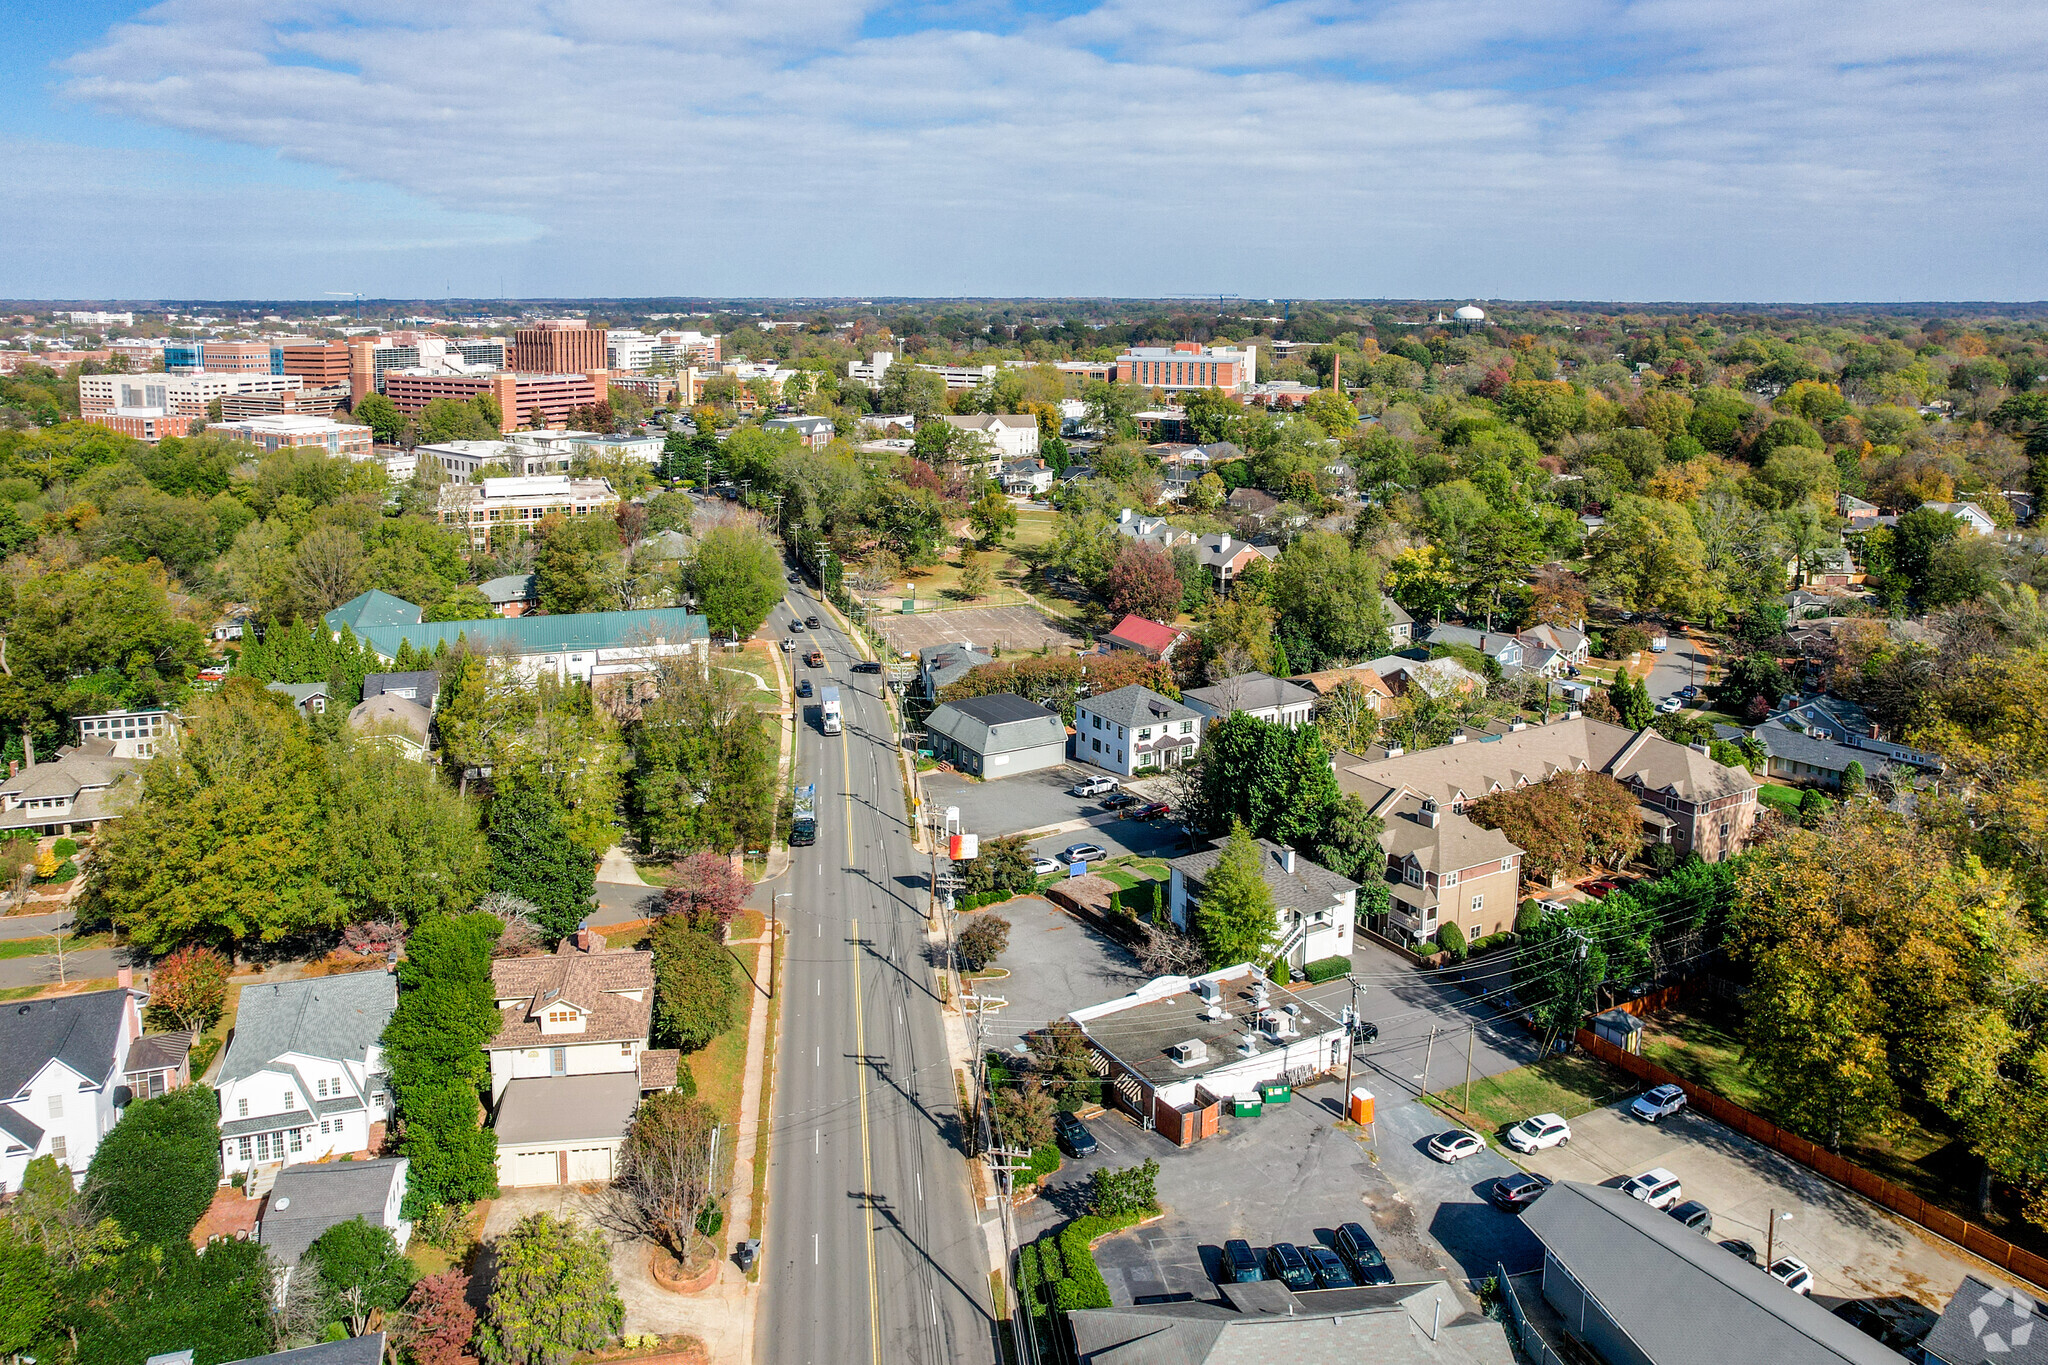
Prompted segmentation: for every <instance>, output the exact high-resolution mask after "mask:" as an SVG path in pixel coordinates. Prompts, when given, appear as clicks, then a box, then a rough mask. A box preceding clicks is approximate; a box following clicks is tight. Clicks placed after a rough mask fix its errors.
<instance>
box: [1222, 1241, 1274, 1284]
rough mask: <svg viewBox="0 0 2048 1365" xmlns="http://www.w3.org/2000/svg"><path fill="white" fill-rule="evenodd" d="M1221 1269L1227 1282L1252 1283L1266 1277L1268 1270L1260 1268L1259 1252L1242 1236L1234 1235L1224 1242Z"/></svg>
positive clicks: (1224, 1280)
mask: <svg viewBox="0 0 2048 1365" xmlns="http://www.w3.org/2000/svg"><path fill="white" fill-rule="evenodd" d="M1221 1269H1222V1272H1223V1283H1225V1284H1252V1283H1254V1282H1255V1281H1258V1280H1263V1279H1265V1278H1266V1272H1265V1271H1263V1270H1261V1269H1260V1268H1259V1253H1257V1252H1256V1251H1253V1250H1252V1244H1251V1243H1250V1242H1247V1241H1246V1240H1245V1239H1244V1238H1242V1237H1233V1238H1231V1239H1230V1240H1229V1241H1227V1242H1225V1243H1224V1244H1223V1256H1222V1265H1221Z"/></svg>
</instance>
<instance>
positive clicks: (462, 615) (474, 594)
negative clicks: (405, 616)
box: [420, 583, 498, 621]
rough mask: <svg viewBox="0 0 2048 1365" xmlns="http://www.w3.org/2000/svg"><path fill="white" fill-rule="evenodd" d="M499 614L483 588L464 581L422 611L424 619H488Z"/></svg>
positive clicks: (421, 617) (421, 615) (421, 616)
mask: <svg viewBox="0 0 2048 1365" xmlns="http://www.w3.org/2000/svg"><path fill="white" fill-rule="evenodd" d="M497 614H498V609H497V608H496V607H494V606H492V605H491V600H490V599H489V598H488V597H485V596H484V593H483V589H481V588H478V587H475V586H473V585H471V584H468V583H464V584H462V585H461V586H460V587H455V588H450V589H449V590H448V591H447V592H445V593H443V594H442V595H441V596H439V597H437V598H435V599H434V600H433V601H432V602H430V603H428V604H427V606H426V607H425V608H424V609H423V610H422V611H421V612H420V619H421V620H422V621H488V620H490V619H491V618H493V617H495V616H496V615H497Z"/></svg>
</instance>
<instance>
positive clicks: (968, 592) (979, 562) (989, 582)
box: [960, 552, 996, 602]
mask: <svg viewBox="0 0 2048 1365" xmlns="http://www.w3.org/2000/svg"><path fill="white" fill-rule="evenodd" d="M988 560H989V557H988V556H987V555H978V554H973V553H971V552H963V553H962V554H961V556H960V595H961V596H962V597H964V598H966V599H967V600H968V601H970V602H973V601H977V600H979V599H980V598H983V597H986V596H988V595H989V591H990V590H991V589H992V588H994V587H995V582H996V575H995V570H994V569H992V568H990V567H989V562H988Z"/></svg>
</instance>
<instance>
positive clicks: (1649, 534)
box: [1586, 496, 1707, 614]
mask: <svg viewBox="0 0 2048 1365" xmlns="http://www.w3.org/2000/svg"><path fill="white" fill-rule="evenodd" d="M1586 552H1587V557H1588V558H1589V559H1590V560H1591V561H1592V565H1593V579H1594V581H1595V582H1596V583H1597V584H1599V585H1600V586H1601V587H1604V588H1606V589H1607V590H1609V591H1611V592H1613V593H1614V594H1615V595H1616V596H1617V597H1618V598H1620V600H1621V603H1622V605H1623V606H1625V607H1627V608H1629V609H1630V610H1631V611H1649V610H1667V611H1673V612H1678V613H1681V614H1683V613H1687V612H1690V611H1693V610H1695V609H1696V608H1697V607H1699V606H1700V605H1701V604H1702V600H1703V599H1702V597H1701V592H1702V588H1703V586H1704V585H1705V583H1706V581H1707V573H1706V552H1705V549H1704V547H1703V546H1702V545H1701V544H1700V538H1699V532H1698V530H1697V529H1696V528H1695V527H1694V525H1693V521H1692V517H1691V515H1690V514H1689V513H1688V512H1687V511H1686V509H1685V508H1683V507H1681V506H1679V505H1678V504H1677V503H1671V502H1665V501H1663V500H1662V499H1659V498H1638V497H1631V496H1624V497H1620V498H1617V499H1615V502H1614V505H1613V506H1612V507H1610V508H1609V509H1608V511H1607V521H1606V524H1605V525H1604V526H1602V527H1601V528H1600V529H1599V530H1597V531H1595V532H1594V533H1593V535H1592V537H1591V538H1590V539H1589V540H1588V541H1587V543H1586Z"/></svg>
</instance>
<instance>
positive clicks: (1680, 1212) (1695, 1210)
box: [1664, 1199, 1714, 1237]
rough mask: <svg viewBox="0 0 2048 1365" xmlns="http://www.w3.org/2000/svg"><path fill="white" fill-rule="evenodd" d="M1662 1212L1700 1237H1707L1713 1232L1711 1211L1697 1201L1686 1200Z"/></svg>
mask: <svg viewBox="0 0 2048 1365" xmlns="http://www.w3.org/2000/svg"><path fill="white" fill-rule="evenodd" d="M1664 1212H1666V1213H1668V1214H1670V1215H1671V1216H1672V1217H1673V1218H1676V1219H1677V1220H1678V1221H1679V1222H1681V1223H1683V1224H1685V1225H1686V1226H1687V1227H1689V1228H1691V1229H1692V1230H1693V1231H1694V1232H1697V1233H1698V1234H1699V1235H1700V1236H1702V1237H1706V1236H1709V1235H1711V1234H1712V1232H1713V1231H1714V1214H1713V1210H1711V1209H1709V1208H1708V1207H1707V1206H1706V1205H1705V1204H1702V1203H1701V1202H1700V1201H1699V1200H1697V1199H1688V1200H1686V1201H1685V1202H1684V1203H1683V1204H1680V1205H1678V1206H1677V1207H1675V1208H1669V1209H1666V1210H1664Z"/></svg>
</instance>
